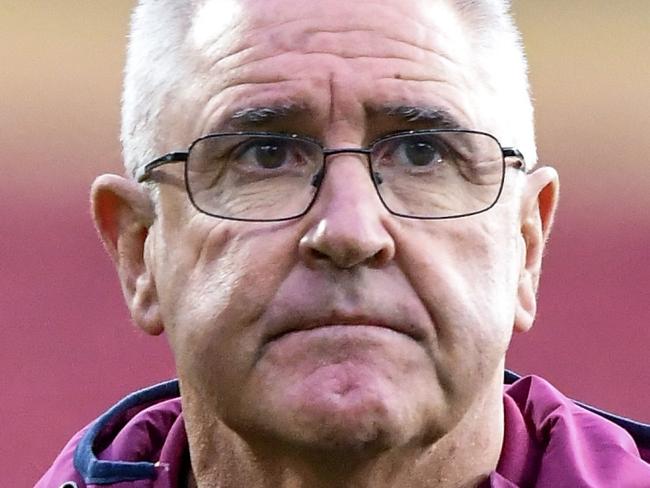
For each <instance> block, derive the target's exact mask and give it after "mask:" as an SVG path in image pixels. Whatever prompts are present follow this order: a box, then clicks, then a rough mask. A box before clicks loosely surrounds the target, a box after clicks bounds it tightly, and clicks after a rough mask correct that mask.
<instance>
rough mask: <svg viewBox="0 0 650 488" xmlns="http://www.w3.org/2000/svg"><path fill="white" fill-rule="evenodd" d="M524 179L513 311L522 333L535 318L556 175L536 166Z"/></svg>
mask: <svg viewBox="0 0 650 488" xmlns="http://www.w3.org/2000/svg"><path fill="white" fill-rule="evenodd" d="M527 178H528V179H527V182H526V188H525V190H524V192H523V195H522V206H521V214H520V215H521V248H522V255H521V266H520V273H519V284H518V287H517V308H516V311H515V331H517V332H526V331H527V330H529V329H530V328H531V327H532V325H533V321H534V320H535V314H536V312H537V287H538V285H539V276H540V272H541V267H542V257H543V254H544V248H545V245H546V241H547V239H548V236H549V235H550V231H551V227H552V224H553V219H554V216H555V209H556V207H557V201H558V193H559V180H558V175H557V172H556V171H555V170H554V169H553V168H550V167H543V168H540V169H538V170H536V171H534V172H533V173H531V174H530V175H528V177H527Z"/></svg>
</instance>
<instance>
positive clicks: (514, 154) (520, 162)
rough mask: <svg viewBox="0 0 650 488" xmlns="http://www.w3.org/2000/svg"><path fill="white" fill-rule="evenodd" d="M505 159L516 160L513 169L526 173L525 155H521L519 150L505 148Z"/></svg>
mask: <svg viewBox="0 0 650 488" xmlns="http://www.w3.org/2000/svg"><path fill="white" fill-rule="evenodd" d="M503 157H504V159H505V158H516V159H517V162H516V163H515V164H513V165H512V167H513V168H515V169H518V170H520V171H524V172H526V163H525V159H524V155H523V154H522V153H521V151H520V150H519V149H515V148H514V147H504V148H503Z"/></svg>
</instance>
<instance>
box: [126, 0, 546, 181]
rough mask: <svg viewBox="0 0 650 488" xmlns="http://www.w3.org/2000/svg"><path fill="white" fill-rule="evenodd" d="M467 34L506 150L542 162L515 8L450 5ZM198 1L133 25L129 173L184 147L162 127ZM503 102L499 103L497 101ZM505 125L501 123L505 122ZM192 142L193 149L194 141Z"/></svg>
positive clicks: (145, 9) (167, 7) (160, 8)
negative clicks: (164, 138)
mask: <svg viewBox="0 0 650 488" xmlns="http://www.w3.org/2000/svg"><path fill="white" fill-rule="evenodd" d="M447 1H449V2H450V4H451V6H452V7H453V8H454V9H455V10H456V11H457V12H458V14H459V17H460V19H461V21H463V22H465V24H466V26H467V32H468V35H470V37H471V41H472V44H473V46H472V47H473V52H474V53H475V56H476V63H475V65H476V69H477V75H478V76H479V77H480V78H481V79H483V80H484V82H485V83H484V84H485V86H486V89H487V90H489V92H490V96H486V97H484V98H485V99H486V100H491V101H493V103H494V106H492V107H490V109H491V110H494V111H495V112H494V113H504V114H505V116H504V117H501V119H502V120H503V123H504V124H505V126H504V128H503V133H502V134H497V136H498V137H499V138H500V139H501V140H502V143H504V145H512V146H516V147H518V148H519V149H520V150H521V151H522V152H523V154H524V155H525V157H526V160H527V165H528V166H529V167H532V166H533V165H534V164H535V163H536V160H537V151H536V146H535V135H534V121H533V106H532V102H531V98H530V92H529V85H528V67H527V63H526V58H525V55H524V51H523V46H522V43H521V38H520V35H519V32H518V30H517V28H516V26H515V24H514V22H513V19H512V16H511V14H510V2H509V1H508V0H447ZM196 2H197V0H139V2H138V4H137V6H136V7H135V9H134V11H133V15H132V19H131V31H130V35H129V44H128V51H127V60H126V68H125V76H124V91H123V96H122V128H121V141H122V147H123V156H124V165H125V167H126V170H127V173H129V174H130V175H131V176H133V175H135V174H136V172H137V170H138V168H139V167H140V166H142V165H143V164H146V163H147V162H148V161H150V160H151V159H153V158H154V157H157V156H159V154H157V151H160V150H161V148H162V147H166V146H167V145H168V144H170V143H176V142H177V141H162V140H161V138H162V136H161V134H160V123H159V120H160V119H161V118H162V117H163V116H164V114H162V110H163V109H164V107H165V105H166V103H167V102H170V101H172V100H173V97H174V95H175V93H176V94H177V93H178V89H179V87H180V85H181V83H182V81H183V77H186V76H187V74H188V71H189V70H190V69H191V68H190V67H189V66H187V64H186V62H185V60H186V58H187V56H184V55H183V49H184V46H185V38H186V36H187V33H188V32H189V31H190V29H191V26H192V22H193V17H194V14H195V11H196ZM495 95H496V96H495ZM501 119H500V120H501ZM186 142H187V141H186Z"/></svg>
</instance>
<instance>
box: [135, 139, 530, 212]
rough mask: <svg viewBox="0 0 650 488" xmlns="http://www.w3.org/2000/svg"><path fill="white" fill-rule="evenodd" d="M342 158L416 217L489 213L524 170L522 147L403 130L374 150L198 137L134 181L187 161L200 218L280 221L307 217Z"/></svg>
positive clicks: (391, 205) (384, 198) (395, 206)
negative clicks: (356, 162)
mask: <svg viewBox="0 0 650 488" xmlns="http://www.w3.org/2000/svg"><path fill="white" fill-rule="evenodd" d="M343 153H353V154H362V155H364V156H366V157H367V158H368V166H367V167H368V171H369V177H370V179H371V181H372V183H373V185H374V187H375V189H376V190H377V194H378V195H379V199H380V200H381V202H382V203H383V205H384V206H385V207H386V209H387V210H388V211H389V212H390V213H391V214H393V215H396V216H399V217H405V218H411V219H449V218H456V217H464V216H469V215H474V214H477V213H481V212H485V211H486V210H489V209H490V208H492V207H493V206H494V205H495V204H496V202H497V200H498V199H499V196H500V195H501V192H502V190H503V185H504V179H505V174H506V168H507V167H513V168H515V169H517V170H521V171H524V172H525V164H524V158H523V155H522V154H521V153H520V152H519V151H518V150H517V149H514V148H503V147H501V144H500V143H499V141H498V140H497V139H496V138H495V137H494V136H492V135H491V134H488V133H485V132H479V131H472V130H457V129H440V130H438V129H433V130H418V131H410V132H401V133H396V134H392V135H389V136H386V137H382V138H380V139H377V140H376V141H375V142H373V143H372V144H371V145H370V146H368V147H354V148H339V149H330V148H325V147H323V146H322V145H321V144H320V143H319V142H318V141H316V140H313V139H310V138H308V137H303V136H298V135H290V134H282V133H273V132H232V133H219V134H209V135H206V136H203V137H200V138H199V139H197V140H196V141H194V142H193V143H192V144H191V145H190V147H189V148H188V150H187V151H185V152H172V153H169V154H166V155H164V156H162V157H160V158H157V159H155V160H153V161H151V162H150V163H148V164H146V165H145V166H144V167H142V169H141V170H140V171H139V172H138V174H137V175H136V178H137V180H138V182H145V181H148V180H150V179H152V172H153V170H155V169H157V168H159V167H161V166H163V165H167V164H173V163H185V187H186V190H187V194H188V196H189V198H190V200H191V202H192V204H193V205H194V207H196V209H197V210H198V211H200V212H202V213H204V214H207V215H211V216H213V217H218V218H222V219H229V220H239V221H249V222H278V221H284V220H290V219H295V218H298V217H301V216H303V215H305V214H306V213H307V212H308V211H309V209H310V208H311V206H312V205H313V204H314V202H315V201H316V198H317V196H318V192H319V189H320V187H321V184H322V182H323V180H324V178H325V177H326V173H327V165H326V160H327V158H328V157H330V156H334V155H337V154H343ZM511 158H512V159H514V161H513V162H512V163H511V164H507V163H506V160H510V159H511Z"/></svg>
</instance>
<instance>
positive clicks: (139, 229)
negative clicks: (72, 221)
mask: <svg viewBox="0 0 650 488" xmlns="http://www.w3.org/2000/svg"><path fill="white" fill-rule="evenodd" d="M91 204H92V213H93V218H94V220H95V226H96V227H97V230H98V232H99V235H100V237H101V239H102V242H103V243H104V247H105V248H106V250H107V251H108V253H109V255H110V256H111V258H112V260H113V263H114V264H115V268H116V270H117V274H118V277H119V280H120V284H121V286H122V292H123V294H124V298H125V299H126V303H127V305H128V307H129V309H130V311H131V316H132V317H133V320H134V321H135V323H136V324H137V325H138V326H139V327H140V328H141V329H143V330H144V331H145V332H147V333H149V334H152V335H157V334H160V333H161V332H162V331H163V325H162V321H161V319H160V312H159V304H158V296H157V292H156V285H155V280H154V274H153V270H152V269H151V263H150V262H148V260H147V259H146V252H147V246H146V243H147V240H148V238H149V228H150V227H151V225H152V223H153V217H154V209H153V206H152V204H151V199H150V198H149V195H148V194H147V193H146V192H145V191H144V190H143V188H142V187H141V186H140V185H138V184H137V183H136V182H135V181H133V180H130V179H127V178H123V177H121V176H117V175H102V176H100V177H98V178H97V179H96V180H95V182H94V183H93V185H92V189H91Z"/></svg>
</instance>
